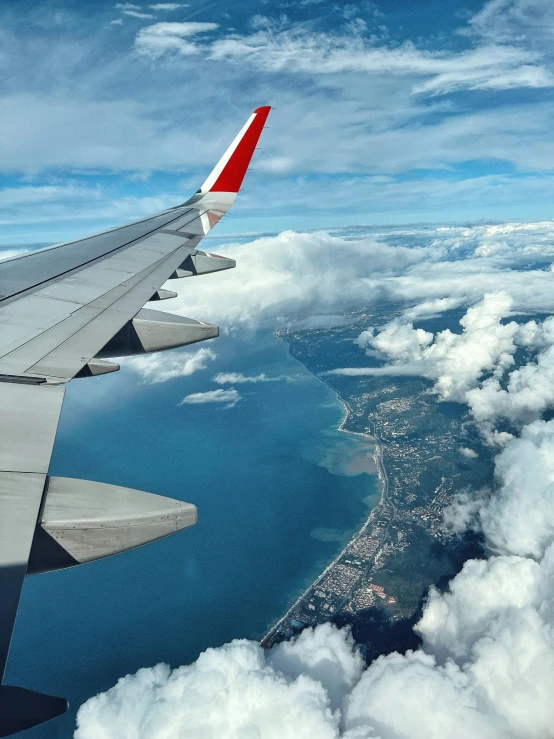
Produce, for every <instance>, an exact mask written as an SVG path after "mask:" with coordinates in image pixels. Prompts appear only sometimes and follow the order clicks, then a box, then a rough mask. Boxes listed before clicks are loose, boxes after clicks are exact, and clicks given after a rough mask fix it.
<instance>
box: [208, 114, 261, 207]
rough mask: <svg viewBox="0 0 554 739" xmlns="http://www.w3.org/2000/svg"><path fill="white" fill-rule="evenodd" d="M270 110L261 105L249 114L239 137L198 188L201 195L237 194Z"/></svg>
mask: <svg viewBox="0 0 554 739" xmlns="http://www.w3.org/2000/svg"><path fill="white" fill-rule="evenodd" d="M270 110H271V105H262V106H260V107H259V108H256V110H255V111H254V112H253V113H252V114H251V116H250V118H249V120H248V121H247V123H246V125H245V127H244V128H243V130H242V131H241V133H240V134H239V136H237V138H236V139H235V141H234V142H233V143H232V144H231V146H230V147H229V149H228V150H227V151H226V152H225V154H224V155H223V157H222V159H220V161H219V162H218V164H217V165H216V167H215V169H214V170H213V171H212V173H211V174H210V176H209V177H208V179H207V180H206V181H205V182H204V184H203V185H202V187H201V188H200V192H201V193H204V192H228V193H234V194H236V193H238V191H239V190H240V186H241V185H242V181H243V179H244V175H245V174H246V170H247V169H248V166H249V164H250V160H251V159H252V155H253V154H254V150H255V149H256V146H257V145H258V140H259V138H260V135H261V133H262V130H263V128H264V126H265V122H266V120H267V117H268V115H269V111H270Z"/></svg>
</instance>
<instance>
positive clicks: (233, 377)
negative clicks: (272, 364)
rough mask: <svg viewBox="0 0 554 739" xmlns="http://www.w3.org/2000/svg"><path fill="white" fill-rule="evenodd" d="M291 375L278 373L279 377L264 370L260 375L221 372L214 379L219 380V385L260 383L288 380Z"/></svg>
mask: <svg viewBox="0 0 554 739" xmlns="http://www.w3.org/2000/svg"><path fill="white" fill-rule="evenodd" d="M288 379H289V375H278V376H277V377H271V376H270V375H266V374H265V372H262V373H261V374H259V375H244V374H243V373H242V372H219V373H218V374H217V375H215V376H214V378H213V381H214V382H217V384H218V385H226V384H229V385H237V384H244V383H258V382H279V381H280V380H288Z"/></svg>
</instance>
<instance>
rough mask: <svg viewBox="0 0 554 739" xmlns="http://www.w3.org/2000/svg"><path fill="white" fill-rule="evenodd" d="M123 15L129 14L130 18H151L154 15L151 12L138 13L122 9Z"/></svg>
mask: <svg viewBox="0 0 554 739" xmlns="http://www.w3.org/2000/svg"><path fill="white" fill-rule="evenodd" d="M123 13H124V15H130V16H131V17H132V18H141V19H142V18H146V19H149V18H153V17H154V16H153V15H152V14H151V13H139V12H138V11H136V10H124V11H123Z"/></svg>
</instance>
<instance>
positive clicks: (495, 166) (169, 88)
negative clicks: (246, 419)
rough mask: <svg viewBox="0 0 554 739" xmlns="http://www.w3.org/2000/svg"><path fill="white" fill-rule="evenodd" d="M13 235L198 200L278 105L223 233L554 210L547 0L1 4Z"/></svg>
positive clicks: (2, 96) (2, 174) (4, 228)
mask: <svg viewBox="0 0 554 739" xmlns="http://www.w3.org/2000/svg"><path fill="white" fill-rule="evenodd" d="M0 29H1V30H0V39H1V42H0V68H1V71H2V74H1V75H0V79H1V88H0V89H1V93H0V186H1V189H0V226H1V232H0V243H2V244H4V245H11V244H18V243H26V242H34V243H42V242H52V241H59V240H62V239H69V238H71V237H73V236H77V235H79V234H83V233H86V232H90V231H94V230H99V229H102V228H105V227H108V226H110V225H112V224H116V223H120V222H122V221H126V220H130V219H133V218H135V217H140V216H142V215H146V214H149V213H152V212H155V211H156V210H159V209H161V208H164V207H166V206H169V205H174V204H176V203H178V202H179V201H182V199H184V197H186V196H188V195H189V194H190V193H191V192H193V191H194V190H195V189H196V187H197V186H198V185H199V184H200V183H201V182H202V180H203V179H204V177H205V175H206V173H207V172H208V171H209V170H210V169H211V166H212V165H213V163H214V162H215V161H216V160H217V159H218V157H219V156H220V154H221V153H222V151H223V150H224V149H225V147H226V145H227V143H228V142H229V140H230V139H231V138H232V137H233V136H234V134H235V132H236V131H237V130H238V128H240V126H241V125H242V123H243V121H244V120H245V119H246V117H247V116H248V115H249V113H250V111H251V110H252V109H253V108H254V107H257V106H258V105H262V104H271V105H273V106H275V110H274V111H273V112H272V115H271V117H270V121H269V126H270V127H269V129H268V130H267V131H266V132H265V133H264V136H263V139H262V143H261V146H260V149H259V151H258V152H257V154H256V158H255V162H254V164H253V168H252V171H251V172H250V174H249V176H248V179H247V180H246V183H245V189H244V192H243V193H242V194H241V197H240V198H239V200H238V201H237V203H236V205H235V207H234V209H233V213H232V216H231V217H230V218H229V219H228V220H226V221H225V222H224V223H222V224H221V225H220V226H218V231H219V234H218V235H220V236H221V235H224V234H232V233H245V232H257V231H278V230H281V229H286V228H293V229H306V228H322V227H329V226H346V225H353V224H383V223H413V222H418V221H437V222H447V221H457V222H459V221H467V220H476V219H487V220H495V219H497V220H507V219H529V220H533V219H547V218H552V217H554V205H553V202H554V176H553V170H554V142H553V140H552V139H553V137H552V130H553V128H554V126H553V123H554V121H553V118H554V107H553V105H552V96H553V87H554V70H553V67H554V58H553V53H552V51H551V47H552V41H553V40H554V7H553V6H552V5H551V4H550V3H548V2H546V0H489V1H488V2H485V3H483V2H476V1H475V0H465V1H463V2H458V1H455V2H451V3H444V2H440V3H439V2H436V1H435V0H433V1H432V2H419V1H418V2H414V1H413V0H412V1H411V2H408V1H405V0H394V1H393V0H388V1H387V2H375V3H370V2H362V3H344V2H337V3H334V4H331V3H328V2H319V1H318V0H297V1H296V2H290V1H289V0H284V1H283V2H280V3H279V2H264V1H263V0H255V1H254V2H245V3H230V2H228V1H227V0H225V1H223V2H201V1H200V0H191V1H190V2H189V3H188V4H184V3H183V4H181V3H158V4H156V3H152V2H150V3H148V2H136V3H117V4H116V3H112V2H110V3H83V2H50V3H47V2H43V3H40V4H36V3H31V2H13V3H10V2H6V0H4V2H3V3H2V8H1V11H0Z"/></svg>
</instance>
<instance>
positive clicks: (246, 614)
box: [7, 334, 376, 739]
mask: <svg viewBox="0 0 554 739" xmlns="http://www.w3.org/2000/svg"><path fill="white" fill-rule="evenodd" d="M211 348H212V349H213V350H214V351H216V352H217V354H218V356H217V359H216V360H215V361H213V362H212V363H211V364H210V365H209V367H208V368H207V369H206V370H203V371H200V372H197V373H195V374H194V375H192V376H190V377H182V378H178V379H174V380H171V381H168V382H165V383H160V384H155V385H146V384H141V382H142V381H141V380H140V378H139V377H138V376H137V375H136V374H134V373H133V372H132V371H130V370H129V369H124V370H122V371H121V372H119V373H118V374H116V375H113V376H107V377H104V378H95V379H89V380H79V381H74V382H73V383H71V385H70V386H69V388H68V392H67V396H66V402H65V405H64V410H63V414H62V419H61V425H60V430H59V433H58V438H57V441H56V447H55V450H54V455H53V459H52V466H51V472H52V474H56V475H65V476H68V477H82V478H86V479H93V480H99V481H102V482H112V483H119V484H122V485H126V486H129V487H134V488H139V489H143V490H148V491H151V492H155V493H159V494H162V495H169V496H173V497H175V498H180V499H182V500H187V501H190V502H193V503H195V504H197V506H198V508H199V523H198V525H197V526H196V527H195V528H193V529H191V530H190V531H186V532H183V533H182V534H180V535H177V536H173V537H169V538H168V539H165V540H162V541H160V542H157V543H155V544H151V545H149V546H147V547H143V548H142V549H138V550H135V551H133V552H129V553H126V554H123V555H120V556H118V557H114V558H111V559H107V560H104V561H100V562H95V563H92V564H89V565H84V566H82V567H77V568H74V569H70V570H65V571H63V572H58V573H52V574H49V575H41V576H36V577H33V578H29V579H28V580H27V582H26V586H25V588H24V592H23V596H22V602H21V608H20V612H19V617H18V622H17V627H16V631H15V636H14V640H13V645H12V651H11V655H10V662H9V665H8V674H7V680H8V682H11V683H12V684H19V685H23V686H25V687H29V688H33V689H36V690H40V691H44V692H48V693H51V694H55V695H63V696H67V697H68V698H69V699H70V701H71V712H70V714H69V715H68V716H66V717H64V718H63V719H61V720H58V721H55V722H52V723H51V724H48V725H45V726H44V727H42V728H37V729H34V730H32V731H29V732H27V733H26V734H24V735H22V736H28V737H29V739H31V738H32V737H36V738H38V737H40V738H41V739H54V738H56V739H58V738H60V739H61V737H64V739H65V738H66V737H68V736H71V732H72V729H73V725H74V713H75V711H76V709H77V708H78V706H79V705H80V703H82V702H83V701H84V700H86V699H87V698H88V697H90V696H91V695H93V694H95V693H97V692H99V691H103V690H106V689H107V688H109V687H110V686H111V685H113V684H114V683H115V682H116V680H117V679H118V678H119V677H121V676H122V675H125V674H127V673H129V672H135V671H136V670H137V669H138V668H139V667H144V666H149V665H153V664H156V663H157V662H160V661H165V662H168V663H170V664H171V665H172V666H178V665H180V664H183V663H187V662H190V661H192V660H194V659H195V658H196V657H197V655H198V654H199V652H200V651H202V650H203V649H205V648H207V647H209V646H217V645H220V644H223V643H225V642H227V641H229V640H231V639H233V638H237V637H247V638H254V639H256V638H260V637H261V636H262V635H263V634H264V633H265V631H266V629H267V627H268V626H269V625H270V624H271V623H273V622H274V621H275V620H277V619H278V618H279V617H280V616H281V615H282V614H283V613H284V611H285V610H286V607H287V605H288V603H289V602H291V601H292V600H294V599H295V598H296V597H297V596H298V595H299V594H300V592H301V591H302V590H303V589H304V588H305V587H306V586H307V585H308V584H309V583H310V582H311V580H312V579H313V578H314V577H315V576H316V575H317V574H318V572H319V571H320V570H321V569H322V568H323V567H324V566H325V565H326V564H327V563H328V562H329V561H330V560H331V559H332V558H333V557H334V556H335V554H336V553H337V552H338V551H339V550H340V548H341V547H342V545H343V544H344V542H345V541H346V540H347V539H348V538H349V534H350V533H351V532H352V531H353V530H355V529H356V527H357V526H358V524H359V523H361V521H362V520H364V519H365V518H366V517H367V514H368V510H369V506H370V505H372V504H374V503H375V496H376V478H375V476H374V475H371V474H368V470H371V464H370V461H368V460H369V459H370V455H371V445H370V444H368V442H367V441H366V440H365V439H363V438H362V437H355V436H352V435H348V434H344V433H341V432H339V431H337V426H338V424H339V423H340V422H341V420H342V418H343V411H342V408H341V406H340V404H339V403H338V402H337V400H336V398H335V396H334V395H333V393H332V392H331V391H330V390H329V389H328V388H327V387H326V386H325V385H323V384H322V383H321V382H320V381H319V380H317V379H316V378H314V377H313V376H312V375H311V374H309V373H308V372H307V371H306V370H305V369H304V368H303V367H302V365H300V364H299V363H298V362H296V361H295V360H293V359H292V358H291V357H290V356H289V355H288V351H287V345H286V344H284V343H283V342H281V341H279V340H278V339H276V338H275V337H273V336H271V335H269V334H262V335H260V334H253V335H248V336H241V337H233V338H230V337H221V338H220V339H218V340H217V341H216V342H212V344H211ZM222 371H233V372H243V373H245V374H249V375H252V374H259V373H262V372H263V373H265V374H267V375H269V376H281V375H285V376H286V378H287V379H282V380H280V381H278V382H267V383H258V384H250V385H236V386H235V387H236V389H237V390H238V391H239V392H240V393H241V395H242V400H241V401H240V402H239V403H238V404H237V405H236V406H235V407H234V408H228V409H225V408H222V407H221V406H219V405H198V406H194V405H179V403H180V401H181V399H182V398H183V396H185V395H187V394H189V393H194V392H203V391H206V390H213V389H215V388H217V387H218V386H217V385H215V384H214V383H213V382H212V379H211V378H212V376H213V375H214V374H215V373H216V372H222Z"/></svg>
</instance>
